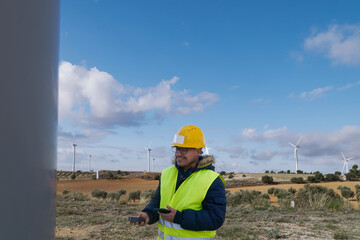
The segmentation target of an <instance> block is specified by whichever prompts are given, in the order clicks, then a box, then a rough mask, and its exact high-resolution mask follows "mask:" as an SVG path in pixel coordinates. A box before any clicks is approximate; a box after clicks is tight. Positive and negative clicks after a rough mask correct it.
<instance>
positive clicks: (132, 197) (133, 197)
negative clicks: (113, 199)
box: [129, 190, 141, 202]
mask: <svg viewBox="0 0 360 240" xmlns="http://www.w3.org/2000/svg"><path fill="white" fill-rule="evenodd" d="M140 195H141V191H140V190H137V191H133V192H131V193H130V194H129V200H133V201H134V202H135V200H139V199H140Z"/></svg>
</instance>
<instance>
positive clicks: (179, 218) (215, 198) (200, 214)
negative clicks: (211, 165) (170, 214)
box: [174, 177, 226, 231]
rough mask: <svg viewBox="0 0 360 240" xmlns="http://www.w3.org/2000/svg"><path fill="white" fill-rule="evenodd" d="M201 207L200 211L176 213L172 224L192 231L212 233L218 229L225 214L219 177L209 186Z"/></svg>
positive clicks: (224, 200)
mask: <svg viewBox="0 0 360 240" xmlns="http://www.w3.org/2000/svg"><path fill="white" fill-rule="evenodd" d="M202 207H203V209H202V210H200V211H195V210H192V209H184V210H183V211H182V212H179V211H177V212H176V215H175V218H174V222H175V223H178V224H180V225H181V227H182V228H184V229H187V230H193V231H205V230H206V231H213V230H216V229H218V228H220V227H221V226H222V225H223V223H224V221H225V213H226V197H225V187H224V183H223V182H222V180H221V179H220V177H218V178H216V179H215V181H214V182H213V183H212V185H211V186H210V188H209V190H208V192H207V193H206V196H205V199H204V201H203V202H202Z"/></svg>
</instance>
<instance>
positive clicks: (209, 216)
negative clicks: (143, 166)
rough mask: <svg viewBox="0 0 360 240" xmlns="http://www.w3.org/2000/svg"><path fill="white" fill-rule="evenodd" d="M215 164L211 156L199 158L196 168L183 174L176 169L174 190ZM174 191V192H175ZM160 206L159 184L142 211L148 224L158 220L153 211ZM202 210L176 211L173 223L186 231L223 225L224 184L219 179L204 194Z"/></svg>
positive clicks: (214, 228) (210, 228)
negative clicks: (190, 177)
mask: <svg viewBox="0 0 360 240" xmlns="http://www.w3.org/2000/svg"><path fill="white" fill-rule="evenodd" d="M214 162H215V159H214V157H213V156H200V161H199V163H198V165H197V166H196V168H193V169H188V170H187V171H186V172H183V171H182V169H181V168H180V167H178V166H177V164H175V166H176V167H177V168H178V170H179V171H178V172H179V173H178V177H177V182H176V190H177V189H178V188H179V186H180V185H181V183H183V182H184V180H185V179H186V178H188V177H189V176H190V175H191V174H192V173H194V172H196V171H201V170H203V169H210V170H213V171H214V169H215V167H214V166H213V165H212V164H213V163H214ZM176 190H175V191H176ZM159 206H160V182H159V185H158V187H157V189H156V192H155V195H154V197H153V198H152V199H151V200H150V202H149V204H148V205H147V206H146V207H145V208H144V209H143V210H142V211H143V212H146V213H147V214H148V215H149V218H150V221H149V224H153V223H155V222H157V221H158V220H159V214H158V213H157V212H156V211H153V209H154V208H158V207H159ZM202 207H203V209H202V210H200V211H195V210H192V209H184V210H183V211H182V212H180V211H177V212H176V215H175V218H174V223H177V224H180V226H181V227H182V228H184V229H187V230H193V231H204V230H207V231H212V230H216V229H218V228H219V227H221V225H222V224H223V223H224V220H225V213H226V197H225V187H224V183H223V182H222V180H221V179H220V177H218V178H216V179H215V181H214V182H213V183H212V185H211V186H210V188H209V190H208V192H207V193H206V196H205V199H204V201H203V202H202Z"/></svg>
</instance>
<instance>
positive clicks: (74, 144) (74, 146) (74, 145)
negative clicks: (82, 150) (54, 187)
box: [72, 137, 77, 172]
mask: <svg viewBox="0 0 360 240" xmlns="http://www.w3.org/2000/svg"><path fill="white" fill-rule="evenodd" d="M72 146H73V148H74V161H73V172H75V153H76V146H77V144H76V143H75V137H74V141H73V144H72Z"/></svg>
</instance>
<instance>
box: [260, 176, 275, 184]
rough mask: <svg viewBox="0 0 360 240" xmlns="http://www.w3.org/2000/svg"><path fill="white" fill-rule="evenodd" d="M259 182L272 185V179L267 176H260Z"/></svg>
mask: <svg viewBox="0 0 360 240" xmlns="http://www.w3.org/2000/svg"><path fill="white" fill-rule="evenodd" d="M261 181H262V182H263V183H266V184H272V183H274V180H273V178H272V177H270V176H268V175H265V176H262V178H261Z"/></svg>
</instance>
